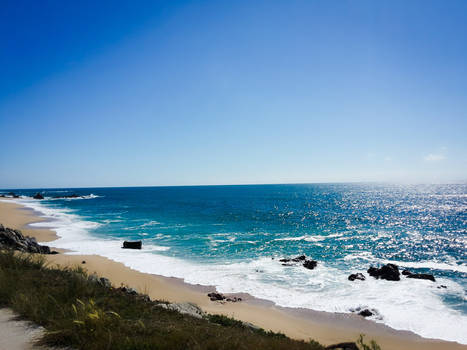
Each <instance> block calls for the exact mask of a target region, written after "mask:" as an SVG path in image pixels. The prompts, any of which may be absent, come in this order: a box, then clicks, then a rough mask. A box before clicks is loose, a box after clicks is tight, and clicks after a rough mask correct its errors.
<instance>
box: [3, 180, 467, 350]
mask: <svg viewBox="0 0 467 350" xmlns="http://www.w3.org/2000/svg"><path fill="white" fill-rule="evenodd" d="M38 191H40V192H41V193H42V194H43V195H44V197H45V199H44V200H34V199H32V198H30V197H31V196H32V195H34V194H35V193H36V192H38ZM2 192H5V193H7V192H10V190H4V191H2ZM14 192H16V193H17V194H19V195H21V196H22V197H21V198H19V199H17V201H18V202H19V203H21V204H24V205H26V206H28V207H30V208H32V209H34V210H36V211H37V212H39V213H40V214H41V215H42V216H44V217H46V218H47V219H48V221H46V222H41V223H36V224H33V225H34V226H35V227H50V228H53V229H54V230H56V231H57V233H58V235H59V236H60V237H61V238H59V239H58V240H56V241H54V242H49V243H47V245H49V246H51V247H56V248H66V249H72V250H73V251H75V252H76V254H99V255H102V256H105V257H108V258H110V259H113V260H115V261H119V262H122V263H124V264H125V265H127V266H129V267H131V268H133V269H136V270H139V271H142V272H147V273H154V274H159V275H163V276H167V277H178V278H182V279H183V280H184V281H185V282H187V283H192V284H202V285H214V286H216V287H217V289H218V290H219V291H220V292H223V293H233V292H245V293H249V294H251V295H253V296H255V297H258V298H262V299H266V300H270V301H273V302H274V303H276V304H277V305H280V306H285V307H292V308H309V309H314V310H320V311H328V312H342V313H348V312H352V310H355V309H356V308H358V307H360V308H370V309H373V310H375V312H376V313H375V315H374V316H372V317H370V319H373V320H374V321H375V322H380V323H384V324H386V325H388V326H390V327H393V328H395V329H400V330H410V331H413V332H415V333H417V334H419V335H421V336H424V337H428V338H438V339H444V340H452V341H457V342H460V343H463V344H467V331H466V330H467V304H466V300H467V250H466V244H467V185H465V184H462V185H393V184H297V185H292V184H291V185H241V186H186V187H128V188H79V189H45V190H44V189H42V190H38V189H35V190H15V191H14ZM73 193H76V194H78V195H82V196H84V198H72V199H58V198H54V197H56V196H63V195H70V194H73ZM123 240H142V241H143V249H142V250H141V251H139V250H126V249H121V245H122V242H123ZM301 254H305V255H306V256H307V257H309V258H312V259H314V260H316V261H318V265H317V267H316V268H315V269H313V270H308V269H306V268H304V267H302V266H301V265H299V264H298V265H297V266H284V265H283V264H282V263H281V262H279V259H281V258H285V257H295V256H297V255H301ZM386 263H394V264H397V265H398V266H399V268H400V269H401V270H402V269H404V268H407V269H410V270H411V271H412V272H418V273H432V274H433V275H434V276H435V278H436V282H431V281H428V280H417V279H408V278H405V276H401V281H397V282H396V281H386V280H376V279H374V278H373V277H370V276H368V274H367V273H366V270H367V269H368V268H369V267H370V266H380V265H382V264H386ZM356 272H362V273H364V274H365V275H366V280H365V281H358V280H357V281H353V282H352V281H349V280H348V276H349V274H351V273H356ZM441 286H445V287H446V288H444V287H441Z"/></svg>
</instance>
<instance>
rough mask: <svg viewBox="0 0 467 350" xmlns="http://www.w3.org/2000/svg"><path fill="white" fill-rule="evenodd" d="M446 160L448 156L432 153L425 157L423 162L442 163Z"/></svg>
mask: <svg viewBox="0 0 467 350" xmlns="http://www.w3.org/2000/svg"><path fill="white" fill-rule="evenodd" d="M444 159H446V156H445V155H444V154H441V153H438V154H436V153H430V154H428V155H426V156H425V157H423V160H424V161H425V162H440V161H442V160H444Z"/></svg>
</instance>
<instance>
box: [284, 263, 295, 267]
mask: <svg viewBox="0 0 467 350" xmlns="http://www.w3.org/2000/svg"><path fill="white" fill-rule="evenodd" d="M282 266H295V264H287V263H284V264H282Z"/></svg>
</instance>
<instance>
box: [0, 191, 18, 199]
mask: <svg viewBox="0 0 467 350" xmlns="http://www.w3.org/2000/svg"><path fill="white" fill-rule="evenodd" d="M0 197H1V198H19V195H17V194H16V193H14V192H8V193H7V194H3V193H2V194H0Z"/></svg>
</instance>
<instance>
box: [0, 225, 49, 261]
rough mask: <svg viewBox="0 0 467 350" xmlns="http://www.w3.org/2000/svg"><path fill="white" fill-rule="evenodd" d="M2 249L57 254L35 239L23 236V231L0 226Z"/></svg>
mask: <svg viewBox="0 0 467 350" xmlns="http://www.w3.org/2000/svg"><path fill="white" fill-rule="evenodd" d="M0 249H13V250H19V251H21V252H25V253H38V254H57V252H56V251H51V250H50V248H49V247H48V246H46V245H40V244H38V243H37V241H36V239H35V238H34V237H28V236H23V234H22V233H21V231H19V230H13V229H11V228H7V227H3V225H2V224H0Z"/></svg>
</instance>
